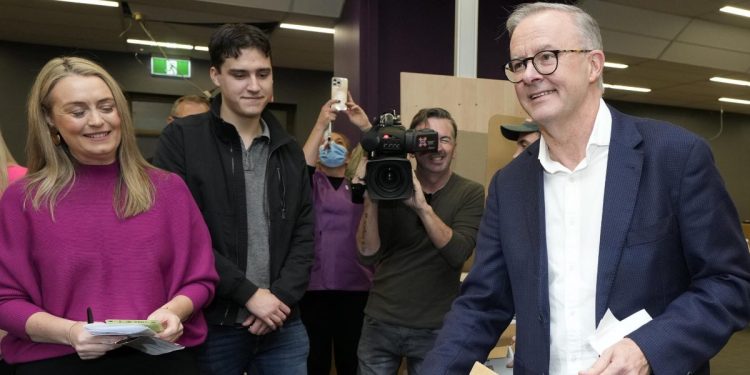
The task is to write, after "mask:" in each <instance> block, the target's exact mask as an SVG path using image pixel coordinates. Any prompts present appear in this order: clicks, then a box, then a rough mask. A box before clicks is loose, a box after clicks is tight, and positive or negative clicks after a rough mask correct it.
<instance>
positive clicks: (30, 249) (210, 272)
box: [0, 57, 218, 375]
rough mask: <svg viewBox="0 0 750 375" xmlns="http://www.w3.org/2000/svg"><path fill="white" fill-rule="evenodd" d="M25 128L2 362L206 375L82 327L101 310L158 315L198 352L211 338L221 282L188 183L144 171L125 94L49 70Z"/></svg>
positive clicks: (71, 61)
mask: <svg viewBox="0 0 750 375" xmlns="http://www.w3.org/2000/svg"><path fill="white" fill-rule="evenodd" d="M28 125H29V129H28V134H29V136H28V140H27V156H28V157H27V159H28V163H29V170H28V174H27V176H26V178H25V179H24V181H23V183H19V184H13V185H11V186H10V187H9V188H8V189H7V190H6V191H5V193H4V195H3V197H2V199H0V328H2V329H5V330H7V331H8V336H6V337H5V339H3V341H2V352H3V355H4V357H5V359H6V360H7V361H8V362H9V363H12V364H16V365H17V368H16V371H17V372H16V373H17V374H19V375H22V374H40V373H56V374H101V373H106V374H131V373H138V372H146V373H160V374H165V373H168V374H186V373H195V372H196V370H195V368H196V366H195V364H194V363H193V358H192V356H191V351H190V350H182V351H176V352H172V353H169V354H164V355H161V356H150V355H146V354H144V353H141V352H138V351H135V350H133V349H130V348H128V347H121V346H122V344H120V343H119V341H120V340H121V339H123V337H118V336H92V335H90V334H89V333H88V331H86V329H85V328H84V325H85V323H86V320H87V309H89V308H90V309H91V311H92V312H93V316H94V318H96V319H95V320H97V321H103V320H105V319H155V320H159V321H160V322H161V323H162V326H163V331H162V332H161V333H159V334H158V336H159V337H160V338H162V339H165V340H168V341H174V342H177V343H180V344H182V345H185V346H187V347H192V346H196V345H198V344H200V343H201V342H202V341H203V340H204V338H205V335H206V323H205V321H204V318H203V315H202V313H201V309H202V307H203V306H204V305H206V304H207V303H208V302H209V301H210V300H211V298H212V297H213V293H214V285H215V283H216V281H217V279H218V278H217V275H216V271H215V270H214V260H213V254H212V252H211V241H210V237H209V234H208V230H207V229H206V226H205V223H204V222H203V219H202V217H201V214H200V212H199V211H198V209H197V207H196V205H195V203H194V201H193V200H192V197H191V195H190V192H189V191H188V189H187V187H186V186H185V184H184V182H183V181H182V180H181V179H180V178H179V177H177V176H175V175H173V174H170V173H167V172H164V171H161V170H158V169H155V168H153V167H151V166H150V165H149V164H147V163H146V161H145V160H144V159H143V157H142V156H141V155H140V153H139V152H138V149H137V147H136V143H135V135H134V127H133V123H132V120H131V117H130V114H129V111H128V106H127V102H126V101H125V97H124V95H123V93H122V91H121V89H120V88H119V86H118V85H117V83H116V82H115V81H114V79H113V78H112V77H111V76H110V75H109V74H108V73H107V72H106V71H105V70H104V69H102V68H101V67H100V66H98V65H96V64H94V63H93V62H91V61H88V60H85V59H80V58H73V57H62V58H55V59H52V60H50V61H49V62H48V63H47V64H46V65H45V66H44V67H43V68H42V70H41V71H40V73H39V75H38V76H37V78H36V81H35V82H34V85H33V87H32V89H31V93H30V95H29V102H28ZM94 359H95V360H94Z"/></svg>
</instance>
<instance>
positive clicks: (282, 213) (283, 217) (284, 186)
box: [276, 167, 286, 220]
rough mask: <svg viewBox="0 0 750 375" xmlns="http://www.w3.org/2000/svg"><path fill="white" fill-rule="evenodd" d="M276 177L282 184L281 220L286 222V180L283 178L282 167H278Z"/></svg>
mask: <svg viewBox="0 0 750 375" xmlns="http://www.w3.org/2000/svg"><path fill="white" fill-rule="evenodd" d="M276 176H277V177H278V179H279V183H280V184H281V219H282V220H286V185H285V184H284V179H283V178H281V167H276Z"/></svg>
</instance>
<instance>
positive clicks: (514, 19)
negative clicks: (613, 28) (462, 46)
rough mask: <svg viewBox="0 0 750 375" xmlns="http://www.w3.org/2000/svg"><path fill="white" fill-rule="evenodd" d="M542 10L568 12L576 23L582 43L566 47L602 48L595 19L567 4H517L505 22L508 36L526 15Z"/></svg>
mask: <svg viewBox="0 0 750 375" xmlns="http://www.w3.org/2000/svg"><path fill="white" fill-rule="evenodd" d="M544 11H558V12H564V13H567V14H570V16H571V17H572V18H573V22H574V23H575V24H576V28H577V29H578V31H579V32H580V33H581V35H580V38H581V42H582V43H583V45H582V46H575V47H574V46H570V47H566V48H582V49H598V50H604V46H603V45H602V34H601V31H600V29H599V24H598V23H597V22H596V20H595V19H594V18H593V17H591V15H589V14H588V13H586V12H585V11H583V9H581V8H579V7H577V6H574V5H568V4H556V3H543V2H538V3H526V4H521V5H519V6H518V7H517V8H516V9H514V10H513V13H511V14H510V16H508V21H507V22H506V24H505V25H506V29H507V30H508V36H509V37H510V38H513V32H514V31H515V30H516V27H518V24H519V23H521V21H523V20H524V19H525V18H526V17H528V16H531V15H533V14H536V13H541V12H544ZM603 79H604V78H603V74H602V75H600V76H599V88H601V89H602V90H603V89H604V81H603Z"/></svg>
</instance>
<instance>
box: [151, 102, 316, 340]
mask: <svg viewBox="0 0 750 375" xmlns="http://www.w3.org/2000/svg"><path fill="white" fill-rule="evenodd" d="M220 108H221V96H220V95H219V96H216V97H215V98H214V99H213V100H212V102H211V111H210V112H207V113H203V114H200V115H195V116H188V117H185V118H181V119H177V120H175V121H174V122H172V123H171V124H169V125H167V127H166V128H164V132H163V133H162V134H161V136H160V137H159V144H158V147H157V149H156V154H155V155H154V165H156V166H158V167H160V168H164V169H166V170H168V171H172V172H174V173H177V174H179V175H180V176H182V178H183V179H184V180H185V182H186V183H187V185H188V187H189V188H190V191H191V192H192V193H193V198H195V201H196V203H197V204H198V207H200V210H201V212H202V213H203V218H204V219H205V221H206V224H207V225H208V229H209V231H210V232H211V240H212V242H213V248H214V255H215V258H216V270H217V272H218V273H219V284H218V285H217V286H216V297H215V298H214V301H213V302H212V303H211V305H209V306H208V307H207V308H206V310H205V314H206V319H207V321H208V322H209V323H210V324H222V325H232V324H234V323H235V320H236V318H237V312H238V311H239V309H240V308H242V307H243V306H244V305H245V302H247V300H248V299H250V297H251V296H252V295H253V294H254V293H255V292H256V291H257V290H258V286H256V285H254V284H253V283H251V282H250V281H249V280H248V279H247V278H246V277H245V269H246V266H247V225H248V224H247V213H246V212H247V210H246V204H245V175H244V172H243V169H242V146H241V141H240V136H239V133H237V130H236V129H235V127H234V126H232V125H231V124H229V123H227V122H224V121H223V120H222V119H221V117H220V116H219V113H220V112H219V109H220ZM261 116H262V118H263V120H264V121H265V122H266V125H268V128H269V131H270V136H271V142H270V144H269V159H268V166H267V169H266V197H267V199H268V200H267V202H266V204H267V207H268V215H269V220H270V231H269V242H270V244H269V249H270V282H271V287H270V290H271V292H272V293H273V294H274V295H275V296H276V297H277V298H278V299H280V300H281V301H282V302H284V303H285V304H286V305H287V306H289V307H290V308H291V309H292V313H291V315H290V316H289V317H288V318H287V319H293V318H296V317H298V316H299V312H298V309H296V305H297V302H298V301H299V300H300V298H302V295H303V294H304V293H305V290H306V289H307V283H308V281H309V279H310V268H311V267H312V263H313V258H314V245H313V214H312V200H311V197H310V180H309V177H308V172H307V163H306V162H305V157H304V154H303V153H302V149H301V148H300V146H299V145H298V144H297V142H295V141H294V140H293V139H292V138H291V137H290V136H289V135H288V134H287V133H286V132H285V131H284V130H283V128H282V127H281V125H280V124H279V122H278V121H277V120H276V119H275V118H274V117H273V115H271V113H270V112H269V111H268V110H264V111H263V113H262V115H261Z"/></svg>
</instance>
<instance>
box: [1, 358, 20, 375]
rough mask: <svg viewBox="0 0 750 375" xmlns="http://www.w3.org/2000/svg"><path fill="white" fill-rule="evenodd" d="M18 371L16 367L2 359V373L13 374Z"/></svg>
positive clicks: (4, 374) (3, 374) (5, 374)
mask: <svg viewBox="0 0 750 375" xmlns="http://www.w3.org/2000/svg"><path fill="white" fill-rule="evenodd" d="M15 373H16V367H15V366H11V365H9V364H7V363H6V362H5V361H3V360H0V375H13V374H15Z"/></svg>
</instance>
